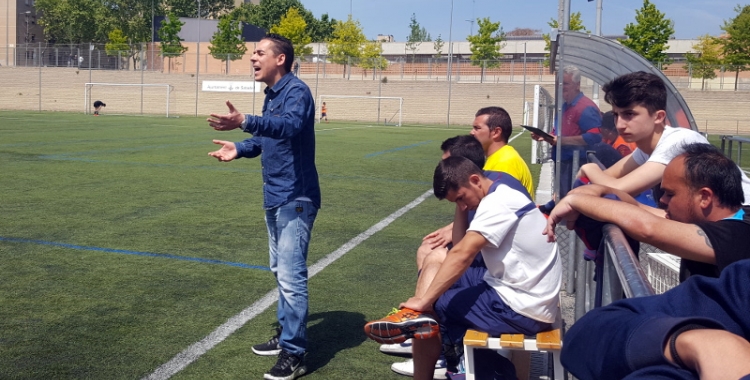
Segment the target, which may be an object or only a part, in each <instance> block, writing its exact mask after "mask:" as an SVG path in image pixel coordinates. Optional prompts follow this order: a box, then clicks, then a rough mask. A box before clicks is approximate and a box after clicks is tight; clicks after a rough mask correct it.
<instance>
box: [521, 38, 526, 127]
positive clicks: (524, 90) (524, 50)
mask: <svg viewBox="0 0 750 380" xmlns="http://www.w3.org/2000/svg"><path fill="white" fill-rule="evenodd" d="M522 109H523V110H524V112H525V111H526V42H524V43H523V108H522ZM524 122H526V121H524Z"/></svg>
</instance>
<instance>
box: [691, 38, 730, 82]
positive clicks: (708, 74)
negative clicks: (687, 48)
mask: <svg viewBox="0 0 750 380" xmlns="http://www.w3.org/2000/svg"><path fill="white" fill-rule="evenodd" d="M693 49H694V50H695V52H694V53H690V52H688V53H687V54H685V58H687V61H688V64H687V65H685V69H688V70H690V73H691V76H692V77H693V78H701V90H704V89H705V88H706V79H714V78H716V69H718V66H719V64H721V52H722V46H721V43H720V42H719V41H717V39H716V38H714V37H711V36H709V35H708V34H706V35H705V36H701V37H699V38H698V43H697V44H695V45H693Z"/></svg>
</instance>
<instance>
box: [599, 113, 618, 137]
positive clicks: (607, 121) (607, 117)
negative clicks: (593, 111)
mask: <svg viewBox="0 0 750 380" xmlns="http://www.w3.org/2000/svg"><path fill="white" fill-rule="evenodd" d="M599 128H600V129H604V130H607V131H611V132H617V127H615V114H613V113H612V111H607V112H605V113H603V114H602V125H601V126H599Z"/></svg>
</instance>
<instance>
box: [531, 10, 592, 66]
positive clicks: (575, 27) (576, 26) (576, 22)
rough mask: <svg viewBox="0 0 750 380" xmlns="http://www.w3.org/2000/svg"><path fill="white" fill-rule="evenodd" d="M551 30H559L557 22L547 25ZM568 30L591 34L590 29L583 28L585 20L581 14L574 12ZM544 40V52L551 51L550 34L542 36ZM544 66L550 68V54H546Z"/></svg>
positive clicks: (552, 21)
mask: <svg viewBox="0 0 750 380" xmlns="http://www.w3.org/2000/svg"><path fill="white" fill-rule="evenodd" d="M547 25H549V27H550V28H552V29H557V28H558V27H559V25H558V23H557V20H555V19H550V20H549V22H548V23H547ZM568 30H572V31H574V32H584V33H591V32H590V31H589V30H588V29H586V27H585V26H583V19H582V18H581V12H574V13H571V15H570V25H568ZM542 39H543V40H544V51H547V52H548V51H549V49H550V36H549V33H546V34H542ZM544 66H549V53H545V54H544Z"/></svg>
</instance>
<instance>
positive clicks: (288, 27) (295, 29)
mask: <svg viewBox="0 0 750 380" xmlns="http://www.w3.org/2000/svg"><path fill="white" fill-rule="evenodd" d="M271 33H277V34H280V35H282V36H284V37H286V38H288V39H289V41H292V45H294V56H295V57H304V56H306V55H310V54H312V48H311V47H309V46H307V44H309V43H310V41H312V39H311V38H310V34H309V33H308V32H307V22H305V19H304V18H302V16H300V14H299V11H298V10H297V8H289V10H288V11H287V12H286V15H284V16H282V17H281V21H279V23H278V24H276V25H274V26H273V27H272V28H271Z"/></svg>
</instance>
